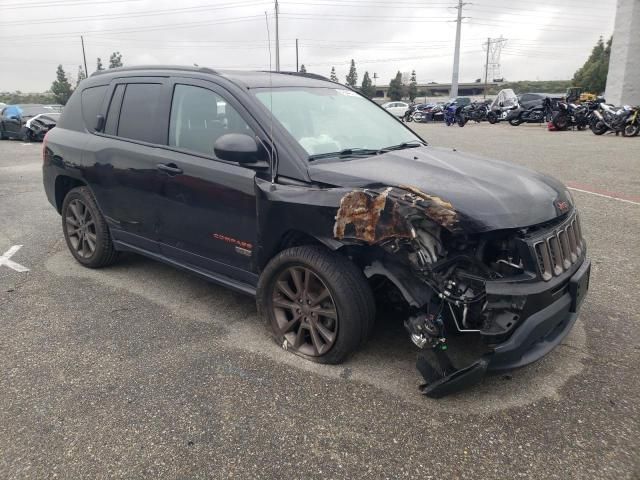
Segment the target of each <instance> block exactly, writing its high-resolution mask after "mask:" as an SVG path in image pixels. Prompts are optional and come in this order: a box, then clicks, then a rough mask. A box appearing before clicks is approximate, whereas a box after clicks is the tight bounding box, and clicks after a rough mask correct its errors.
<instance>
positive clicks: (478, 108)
mask: <svg viewBox="0 0 640 480" xmlns="http://www.w3.org/2000/svg"><path fill="white" fill-rule="evenodd" d="M488 113H489V106H488V105H487V104H486V103H485V102H473V103H471V104H469V105H467V106H466V107H464V108H463V109H462V115H464V117H465V118H466V119H467V121H468V120H473V121H474V122H476V123H480V122H481V121H483V120H486V119H487V114H488Z"/></svg>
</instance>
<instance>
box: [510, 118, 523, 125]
mask: <svg viewBox="0 0 640 480" xmlns="http://www.w3.org/2000/svg"><path fill="white" fill-rule="evenodd" d="M521 123H522V120H520V118H512V119H511V120H509V125H513V126H514V127H517V126H518V125H520V124H521Z"/></svg>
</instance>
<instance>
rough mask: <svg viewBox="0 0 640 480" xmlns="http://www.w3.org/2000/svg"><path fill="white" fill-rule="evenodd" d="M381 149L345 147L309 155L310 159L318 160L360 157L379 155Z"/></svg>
mask: <svg viewBox="0 0 640 480" xmlns="http://www.w3.org/2000/svg"><path fill="white" fill-rule="evenodd" d="M378 152H379V150H376V149H374V148H345V149H344V150H340V151H339V152H328V153H317V154H315V155H309V161H313V160H318V159H319V158H332V157H339V158H347V157H360V156H369V155H377V154H378Z"/></svg>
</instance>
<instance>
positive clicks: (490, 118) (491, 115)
mask: <svg viewBox="0 0 640 480" xmlns="http://www.w3.org/2000/svg"><path fill="white" fill-rule="evenodd" d="M487 121H488V122H489V123H490V124H491V125H493V124H495V123H496V122H497V121H498V117H496V114H495V113H493V112H489V113H487Z"/></svg>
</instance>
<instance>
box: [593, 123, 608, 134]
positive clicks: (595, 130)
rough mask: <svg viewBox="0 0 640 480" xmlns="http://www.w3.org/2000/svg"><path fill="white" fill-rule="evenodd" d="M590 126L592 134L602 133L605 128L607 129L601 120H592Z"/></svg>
mask: <svg viewBox="0 0 640 480" xmlns="http://www.w3.org/2000/svg"><path fill="white" fill-rule="evenodd" d="M590 127H591V131H592V132H593V133H594V135H602V134H604V133H605V132H606V131H607V130H609V127H607V126H606V125H605V123H604V122H602V121H599V122H594V123H593V124H591V125H590Z"/></svg>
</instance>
